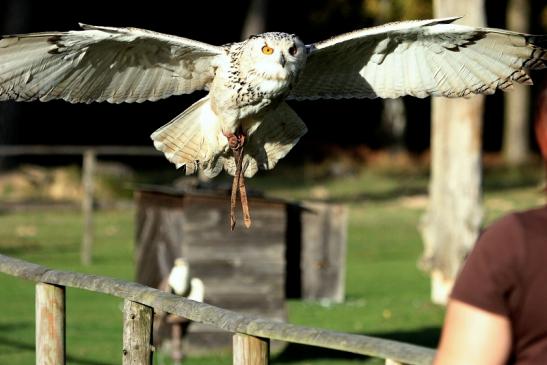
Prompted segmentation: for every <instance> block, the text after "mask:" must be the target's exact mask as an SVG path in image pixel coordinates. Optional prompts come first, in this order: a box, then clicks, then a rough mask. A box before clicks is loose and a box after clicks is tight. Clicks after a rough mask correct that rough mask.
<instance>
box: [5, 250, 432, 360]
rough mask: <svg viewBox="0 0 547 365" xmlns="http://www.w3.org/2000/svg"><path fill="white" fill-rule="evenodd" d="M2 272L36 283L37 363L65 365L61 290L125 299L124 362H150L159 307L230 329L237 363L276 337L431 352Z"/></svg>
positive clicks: (123, 286)
mask: <svg viewBox="0 0 547 365" xmlns="http://www.w3.org/2000/svg"><path fill="white" fill-rule="evenodd" d="M0 272H3V273H5V274H8V275H11V276H15V277H19V278H23V279H27V280H32V281H35V282H36V283H37V284H36V364H39V365H63V364H65V288H66V287H71V288H78V289H84V290H89V291H92V292H96V293H103V294H109V295H113V296H116V297H119V298H123V299H124V324H123V349H121V350H122V354H123V356H122V364H123V365H129V364H152V354H153V351H154V348H153V346H152V344H151V330H152V320H153V312H154V310H156V311H163V312H167V313H173V314H176V315H178V316H181V317H185V318H188V319H190V320H192V321H195V322H200V323H205V324H209V325H213V326H215V327H218V328H221V329H223V330H225V331H228V332H232V333H234V337H233V363H234V364H235V365H266V364H268V362H269V341H270V340H280V341H285V342H292V343H298V344H303V345H310V346H318V347H323V348H328V349H333V350H340V351H345V352H351V353H356V354H361V355H367V356H372V357H378V358H382V359H386V365H396V364H409V365H426V364H430V363H431V362H432V359H433V356H434V351H433V350H432V349H428V348H425V347H420V346H415V345H410V344H406V343H402V342H397V341H391V340H385V339H381V338H376V337H370V336H362V335H354V334H346V333H340V332H333V331H327V330H322V329H318V328H311V327H304V326H296V325H292V324H286V323H281V322H276V321H272V320H268V319H264V318H260V317H255V316H249V315H243V314H240V313H237V312H233V311H229V310H226V309H222V308H218V307H214V306H211V305H208V304H205V303H198V302H194V301H191V300H188V299H185V298H182V297H180V296H176V295H172V294H169V293H166V292H162V291H160V290H157V289H153V288H150V287H147V286H143V285H141V284H137V283H132V282H127V281H123V280H118V279H113V278H108V277H102V276H95V275H88V274H82V273H76V272H65V271H56V270H51V269H48V268H47V267H44V266H40V265H37V264H34V263H30V262H26V261H22V260H19V259H15V258H12V257H8V256H4V255H0Z"/></svg>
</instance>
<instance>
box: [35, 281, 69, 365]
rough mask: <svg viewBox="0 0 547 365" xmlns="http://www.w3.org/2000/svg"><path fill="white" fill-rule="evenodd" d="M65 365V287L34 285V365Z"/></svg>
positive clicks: (43, 284) (44, 284)
mask: <svg viewBox="0 0 547 365" xmlns="http://www.w3.org/2000/svg"><path fill="white" fill-rule="evenodd" d="M64 364H65V287H64V286H57V285H51V284H46V283H38V284H36V365H64Z"/></svg>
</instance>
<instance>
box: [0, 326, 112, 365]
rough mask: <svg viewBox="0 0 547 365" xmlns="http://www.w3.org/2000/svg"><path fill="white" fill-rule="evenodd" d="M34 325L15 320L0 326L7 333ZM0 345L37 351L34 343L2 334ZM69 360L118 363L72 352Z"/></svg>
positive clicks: (107, 364)
mask: <svg viewBox="0 0 547 365" xmlns="http://www.w3.org/2000/svg"><path fill="white" fill-rule="evenodd" d="M31 327H34V323H30V322H13V323H9V324H3V325H1V326H0V334H1V333H6V332H10V331H14V330H21V329H24V328H27V329H28V328H31ZM0 346H2V347H5V348H8V349H12V350H13V351H14V352H16V351H20V352H23V351H28V352H33V353H34V351H35V345H34V343H29V342H25V341H21V340H16V339H13V338H8V337H5V336H2V335H0ZM66 360H67V362H71V363H74V364H81V365H116V364H117V362H102V361H94V360H89V359H82V358H80V357H76V356H71V355H70V354H67V356H66Z"/></svg>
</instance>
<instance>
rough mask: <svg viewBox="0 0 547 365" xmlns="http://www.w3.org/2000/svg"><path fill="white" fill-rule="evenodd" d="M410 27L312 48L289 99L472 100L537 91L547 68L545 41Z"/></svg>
mask: <svg viewBox="0 0 547 365" xmlns="http://www.w3.org/2000/svg"><path fill="white" fill-rule="evenodd" d="M456 19H458V18H445V19H436V20H422V21H407V22H399V23H391V24H387V25H384V26H379V27H375V28H369V29H363V30H360V31H355V32H352V33H347V34H342V35H340V36H337V37H334V38H332V39H330V40H327V41H323V42H319V43H315V44H312V45H310V46H307V47H308V50H309V56H308V61H307V63H306V67H305V69H304V71H303V72H302V75H301V77H300V80H299V81H298V83H297V84H296V86H295V88H294V89H293V90H292V92H291V94H290V96H289V98H290V99H297V100H304V99H319V98H332V99H340V98H376V97H382V98H396V97H399V96H403V95H412V96H417V97H426V96H430V95H432V96H446V97H462V96H463V97H466V96H469V95H472V94H491V93H493V92H495V90H496V89H502V90H503V89H507V88H509V87H511V86H512V84H513V83H514V82H518V83H523V84H531V83H532V81H531V79H530V77H529V76H528V74H527V70H529V69H541V68H544V67H545V65H546V63H547V51H546V49H545V42H546V37H545V36H531V35H526V34H521V33H516V32H510V31H505V30H500V29H489V28H474V27H469V26H464V25H456V24H451V23H452V22H453V21H455V20H456Z"/></svg>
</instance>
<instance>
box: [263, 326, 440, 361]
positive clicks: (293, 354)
mask: <svg viewBox="0 0 547 365" xmlns="http://www.w3.org/2000/svg"><path fill="white" fill-rule="evenodd" d="M440 332H441V329H440V328H439V327H426V328H421V329H419V330H415V331H401V332H386V333H367V334H366V335H367V336H374V337H380V338H383V339H386V340H394V341H399V342H406V343H411V344H413V345H418V346H425V347H430V348H435V347H437V344H438V342H439V338H440ZM313 359H333V360H334V359H345V360H356V361H359V360H360V361H364V360H367V359H369V357H368V356H363V355H358V354H353V353H350V352H343V351H336V350H330V349H324V348H320V347H314V346H306V345H299V344H295V343H290V344H288V345H287V347H285V349H284V350H283V351H282V352H281V353H280V354H279V355H277V356H276V357H275V358H274V359H273V363H280V364H282V363H288V362H294V361H303V360H313Z"/></svg>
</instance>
